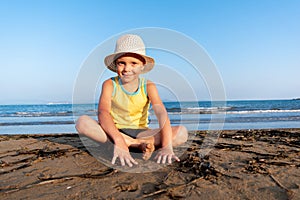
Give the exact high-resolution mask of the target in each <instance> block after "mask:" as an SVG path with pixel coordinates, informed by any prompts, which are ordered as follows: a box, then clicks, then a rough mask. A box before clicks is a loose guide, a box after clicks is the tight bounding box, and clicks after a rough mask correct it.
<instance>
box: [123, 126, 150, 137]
mask: <svg viewBox="0 0 300 200" xmlns="http://www.w3.org/2000/svg"><path fill="white" fill-rule="evenodd" d="M146 130H148V129H145V128H144V129H119V131H120V132H121V133H124V134H125V135H128V136H130V137H132V138H134V139H136V137H137V135H138V134H139V133H141V132H143V131H146Z"/></svg>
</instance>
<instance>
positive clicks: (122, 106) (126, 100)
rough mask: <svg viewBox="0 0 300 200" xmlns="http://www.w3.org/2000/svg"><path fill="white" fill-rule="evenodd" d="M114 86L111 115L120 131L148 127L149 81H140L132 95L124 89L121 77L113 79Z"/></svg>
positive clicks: (142, 79)
mask: <svg viewBox="0 0 300 200" xmlns="http://www.w3.org/2000/svg"><path fill="white" fill-rule="evenodd" d="M111 79H112V81H113V85H114V91H113V94H112V104H111V111H110V114H111V116H112V117H113V120H114V122H115V124H116V127H117V128H118V129H126V128H128V129H140V128H147V127H148V110H149V106H150V102H149V99H148V97H147V87H146V86H147V80H146V79H145V78H140V79H139V87H138V90H137V91H136V92H133V93H130V92H128V91H126V90H125V88H123V86H122V83H121V81H120V79H119V77H113V78H111Z"/></svg>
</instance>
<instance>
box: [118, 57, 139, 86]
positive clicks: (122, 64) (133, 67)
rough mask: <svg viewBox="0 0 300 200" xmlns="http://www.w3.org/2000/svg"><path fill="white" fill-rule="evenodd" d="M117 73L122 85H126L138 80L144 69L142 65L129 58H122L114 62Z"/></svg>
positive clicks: (136, 60)
mask: <svg viewBox="0 0 300 200" xmlns="http://www.w3.org/2000/svg"><path fill="white" fill-rule="evenodd" d="M116 66H117V73H118V75H119V77H120V78H121V80H122V83H128V82H131V81H133V80H135V79H138V78H139V75H140V74H141V72H142V71H143V69H144V63H143V62H142V61H141V60H139V59H137V58H135V57H131V56H123V57H120V58H118V59H117V60H116Z"/></svg>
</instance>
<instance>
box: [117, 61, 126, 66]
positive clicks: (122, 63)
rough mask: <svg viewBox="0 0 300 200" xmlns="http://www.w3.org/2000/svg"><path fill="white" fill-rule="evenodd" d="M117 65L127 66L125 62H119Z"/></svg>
mask: <svg viewBox="0 0 300 200" xmlns="http://www.w3.org/2000/svg"><path fill="white" fill-rule="evenodd" d="M117 65H119V66H120V65H125V62H122V61H121V62H117Z"/></svg>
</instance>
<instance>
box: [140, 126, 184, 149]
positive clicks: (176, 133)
mask: <svg viewBox="0 0 300 200" xmlns="http://www.w3.org/2000/svg"><path fill="white" fill-rule="evenodd" d="M172 136H173V137H172V139H173V140H172V145H173V147H174V146H178V145H180V144H183V143H185V142H186V141H187V139H188V131H187V129H186V128H185V127H184V126H172ZM149 137H154V145H155V146H161V132H160V129H149V130H147V131H144V132H141V133H139V134H138V136H137V138H140V139H141V138H149Z"/></svg>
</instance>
